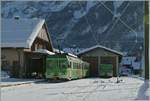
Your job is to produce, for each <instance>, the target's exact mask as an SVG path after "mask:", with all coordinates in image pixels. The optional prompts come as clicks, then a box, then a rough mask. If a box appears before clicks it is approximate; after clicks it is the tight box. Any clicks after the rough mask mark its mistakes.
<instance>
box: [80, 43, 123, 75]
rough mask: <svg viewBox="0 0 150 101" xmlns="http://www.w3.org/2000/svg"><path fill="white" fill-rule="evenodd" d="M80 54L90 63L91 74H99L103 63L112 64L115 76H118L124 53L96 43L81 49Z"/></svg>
mask: <svg viewBox="0 0 150 101" xmlns="http://www.w3.org/2000/svg"><path fill="white" fill-rule="evenodd" d="M78 56H79V57H80V58H81V59H83V60H85V61H87V62H89V63H90V75H91V76H92V77H97V76H99V72H100V71H99V69H98V68H99V67H100V66H101V64H111V65H112V66H113V71H112V72H113V76H117V74H118V73H117V72H118V68H119V62H120V60H121V57H122V53H121V52H118V51H116V50H113V49H110V48H107V47H104V46H101V45H95V46H93V47H90V48H87V49H84V50H82V51H80V52H79V53H78Z"/></svg>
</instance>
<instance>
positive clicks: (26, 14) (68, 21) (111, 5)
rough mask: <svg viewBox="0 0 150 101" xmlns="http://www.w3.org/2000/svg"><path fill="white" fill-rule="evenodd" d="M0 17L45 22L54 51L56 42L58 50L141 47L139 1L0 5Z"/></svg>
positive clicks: (141, 21) (130, 49)
mask: <svg viewBox="0 0 150 101" xmlns="http://www.w3.org/2000/svg"><path fill="white" fill-rule="evenodd" d="M1 15H2V18H13V17H14V16H20V17H23V18H45V19H46V21H47V25H48V28H49V32H50V33H51V35H52V36H51V37H52V39H53V43H54V46H55V47H56V48H57V44H58V43H57V39H62V40H59V41H60V43H61V47H62V48H64V47H72V46H74V45H76V47H79V48H87V47H91V46H93V45H95V44H101V45H104V46H107V47H109V48H115V47H116V46H119V47H120V48H121V49H122V50H121V51H128V52H130V51H132V52H136V51H138V50H139V46H141V45H142V44H143V42H142V40H143V2H142V1H138V2H136V1H105V2H104V1H82V2H81V1H36V2H34V1H30V2H29V1H28V2H27V1H24V2H2V13H1ZM117 17H120V18H121V20H117ZM120 48H119V49H120ZM134 50H135V51H134Z"/></svg>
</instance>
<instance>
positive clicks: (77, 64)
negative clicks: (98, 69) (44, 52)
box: [46, 54, 89, 80]
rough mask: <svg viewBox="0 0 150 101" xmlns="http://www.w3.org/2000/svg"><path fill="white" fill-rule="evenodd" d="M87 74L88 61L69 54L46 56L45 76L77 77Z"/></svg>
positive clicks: (50, 77) (49, 77)
mask: <svg viewBox="0 0 150 101" xmlns="http://www.w3.org/2000/svg"><path fill="white" fill-rule="evenodd" d="M86 76H89V63H87V62H84V61H82V60H81V59H79V58H78V57H76V56H73V55H70V54H56V55H51V56H47V59H46V78H47V79H53V78H59V79H69V80H71V79H77V78H83V77H86Z"/></svg>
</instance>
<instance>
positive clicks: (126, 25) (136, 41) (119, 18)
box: [100, 2, 138, 51]
mask: <svg viewBox="0 0 150 101" xmlns="http://www.w3.org/2000/svg"><path fill="white" fill-rule="evenodd" d="M100 3H101V4H102V5H103V6H104V7H105V8H106V9H107V10H108V11H109V12H110V13H111V14H112V15H113V16H115V15H114V13H113V12H112V10H111V9H110V8H109V7H107V6H106V5H105V4H104V3H102V2H100ZM128 6H129V3H128V4H127V6H126V7H125V8H124V10H123V11H122V14H121V15H120V16H119V17H117V19H118V21H120V22H121V23H122V24H123V25H124V26H125V27H127V28H128V29H129V30H131V31H132V32H134V33H135V45H136V44H137V43H138V40H137V32H136V31H135V30H134V29H133V28H131V27H130V26H129V25H128V24H126V23H125V22H124V21H123V20H122V19H121V16H122V15H123V13H124V12H125V11H126V9H127V7H128ZM113 27H114V26H113ZM111 30H112V28H111ZM107 36H108V35H107ZM135 45H134V46H133V47H132V48H131V50H130V51H132V50H133V49H134V47H135Z"/></svg>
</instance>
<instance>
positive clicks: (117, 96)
mask: <svg viewBox="0 0 150 101" xmlns="http://www.w3.org/2000/svg"><path fill="white" fill-rule="evenodd" d="M120 80H122V81H121V82H120V83H116V78H110V79H100V78H87V79H80V80H73V81H68V82H61V83H48V82H41V83H31V84H28V85H20V86H12V87H4V88H2V89H1V101H133V100H139V101H141V100H149V97H150V88H149V84H150V82H144V81H143V80H142V79H139V78H132V77H121V78H120Z"/></svg>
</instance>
